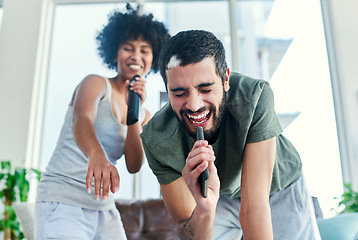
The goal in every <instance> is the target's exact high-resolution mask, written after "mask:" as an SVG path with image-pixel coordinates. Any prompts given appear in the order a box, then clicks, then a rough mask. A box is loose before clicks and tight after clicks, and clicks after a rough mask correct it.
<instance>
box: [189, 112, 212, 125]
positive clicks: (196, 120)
mask: <svg viewBox="0 0 358 240" xmlns="http://www.w3.org/2000/svg"><path fill="white" fill-rule="evenodd" d="M208 114H209V111H205V112H203V113H202V114H199V115H197V116H192V115H187V116H188V118H189V119H190V120H191V121H192V122H193V123H202V122H204V121H205V120H206V117H207V115H208Z"/></svg>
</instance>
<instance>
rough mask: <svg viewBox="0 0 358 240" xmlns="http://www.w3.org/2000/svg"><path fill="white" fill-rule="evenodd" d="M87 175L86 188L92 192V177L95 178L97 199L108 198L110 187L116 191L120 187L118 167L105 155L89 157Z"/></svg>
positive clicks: (113, 191) (112, 190)
mask: <svg viewBox="0 0 358 240" xmlns="http://www.w3.org/2000/svg"><path fill="white" fill-rule="evenodd" d="M87 166H88V169H87V175H86V188H87V191H88V192H89V193H90V192H91V191H92V179H93V178H94V186H95V197H96V200H100V199H101V187H102V199H103V200H107V199H108V193H109V189H111V192H112V193H115V192H116V191H118V189H119V174H118V170H117V168H116V167H115V166H114V165H113V164H112V163H111V162H110V161H109V160H108V159H107V158H105V157H101V158H91V157H90V158H89V159H88V164H87Z"/></svg>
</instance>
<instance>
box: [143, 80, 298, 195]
mask: <svg viewBox="0 0 358 240" xmlns="http://www.w3.org/2000/svg"><path fill="white" fill-rule="evenodd" d="M229 84H230V90H229V91H228V92H227V94H226V104H227V105H226V106H227V111H226V114H225V116H224V119H223V122H222V125H221V127H220V132H219V137H218V139H217V141H216V142H215V143H214V144H213V145H212V146H213V149H214V152H215V156H216V160H215V165H216V167H217V170H218V175H219V179H220V193H221V194H225V195H227V196H229V197H240V189H241V170H242V161H243V154H244V150H245V146H246V144H247V143H254V142H260V141H264V140H267V139H270V138H273V137H277V138H276V139H277V140H276V142H277V149H276V159H275V164H274V170H273V177H272V184H271V194H272V193H275V192H278V191H280V190H281V189H284V188H286V187H287V186H289V185H290V184H291V183H293V182H294V181H296V180H297V179H298V178H299V177H300V176H301V174H302V164H301V159H300V156H299V154H298V152H297V151H296V149H295V148H294V147H293V145H292V144H291V142H290V141H288V140H287V139H286V138H285V137H284V136H283V135H281V132H282V128H281V125H280V123H279V121H278V119H277V116H276V112H275V110H274V97H273V93H272V90H271V88H270V86H269V83H268V82H266V81H263V80H257V79H253V78H250V77H247V76H244V75H241V74H238V73H231V74H230V80H229ZM174 114H175V113H174V112H173V110H172V108H171V106H170V103H168V104H167V105H165V106H164V107H163V108H162V109H161V110H159V111H158V112H157V113H156V114H155V115H154V116H153V118H152V119H151V120H150V121H149V123H148V124H147V125H145V126H144V128H143V132H142V134H141V138H142V141H143V146H144V150H145V153H146V157H147V159H148V163H149V166H150V167H151V169H152V171H153V173H154V174H155V175H156V177H157V179H158V181H159V183H160V184H168V183H171V182H173V181H175V180H176V179H178V178H180V177H181V172H182V170H183V168H184V165H185V159H186V157H187V155H188V153H189V152H190V150H191V149H192V147H193V144H194V141H193V139H192V138H191V137H190V136H189V135H188V134H187V133H186V131H185V130H184V128H182V126H181V125H180V123H179V122H178V120H177V118H176V117H175V115H174Z"/></svg>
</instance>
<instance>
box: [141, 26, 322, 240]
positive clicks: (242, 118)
mask: <svg viewBox="0 0 358 240" xmlns="http://www.w3.org/2000/svg"><path fill="white" fill-rule="evenodd" d="M160 71H161V75H162V77H163V80H164V83H165V85H166V89H167V92H168V97H169V104H167V105H166V106H165V107H163V108H162V109H161V110H160V111H159V112H158V113H156V114H155V116H154V117H153V119H152V120H151V121H150V122H149V123H148V124H147V125H146V126H145V127H144V129H143V133H142V134H141V137H142V140H143V146H144V149H145V152H146V156H147V159H148V162H149V164H150V167H151V168H152V170H153V172H154V174H155V175H156V176H157V179H158V181H159V183H160V187H161V192H162V195H163V199H164V202H165V204H166V207H167V208H168V211H169V212H170V214H171V215H172V217H173V219H174V220H175V221H176V222H177V223H178V235H179V236H180V238H181V239H212V238H213V239H223V240H231V239H242V237H244V239H245V240H251V239H285V240H286V239H290V240H292V239H300V240H302V239H320V237H319V233H318V228H317V224H316V221H315V218H314V215H313V214H312V202H311V201H310V197H309V195H308V193H307V189H306V186H305V183H304V179H303V177H302V164H301V160H300V157H299V155H298V153H297V151H296V150H295V148H294V147H293V146H292V144H291V143H290V142H289V141H288V140H287V139H286V138H285V137H283V136H282V135H281V132H282V128H281V126H280V123H279V121H278V119H277V116H276V113H275V110H274V102H273V93H272V90H271V88H270V86H269V84H268V83H267V82H266V81H263V80H256V79H253V78H249V77H246V76H243V75H241V74H238V73H231V74H230V70H229V69H228V68H227V64H226V60H225V51H224V48H223V45H222V43H221V42H220V41H219V40H218V39H217V38H216V37H215V36H214V35H213V34H212V33H210V32H206V31H201V30H190V31H184V32H180V33H178V34H177V35H176V36H174V37H172V39H171V40H170V41H169V42H168V43H167V44H166V45H165V47H164V48H163V51H162V53H161V58H160ZM199 126H202V127H203V129H204V136H205V139H206V140H204V141H203V140H201V141H195V139H196V130H197V128H198V127H199ZM207 167H208V169H209V183H208V193H207V197H206V198H204V197H203V196H202V194H201V188H200V184H199V181H198V178H199V175H200V174H201V173H202V172H203V171H204V170H205V169H206V168H207Z"/></svg>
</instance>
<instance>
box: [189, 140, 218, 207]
mask: <svg viewBox="0 0 358 240" xmlns="http://www.w3.org/2000/svg"><path fill="white" fill-rule="evenodd" d="M186 161H187V162H186V164H185V167H184V169H183V171H182V175H183V177H184V179H185V182H186V184H187V186H188V188H189V190H190V192H191V193H192V195H193V196H194V199H195V201H196V203H197V208H199V209H196V210H197V211H200V210H202V211H212V210H213V209H215V207H216V204H217V201H218V199H219V190H220V181H219V177H218V175H217V170H216V167H215V165H214V161H215V154H214V151H213V148H212V146H211V145H209V144H208V142H207V141H205V140H199V141H196V142H195V144H194V146H193V148H192V150H191V151H190V153H189V154H188V157H187V160H186ZM207 167H208V168H209V184H208V197H207V198H203V196H202V195H201V187H200V183H199V180H198V179H199V176H200V174H201V173H202V172H203V171H204V170H205V169H206V168H207Z"/></svg>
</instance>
